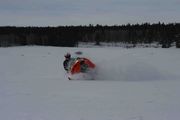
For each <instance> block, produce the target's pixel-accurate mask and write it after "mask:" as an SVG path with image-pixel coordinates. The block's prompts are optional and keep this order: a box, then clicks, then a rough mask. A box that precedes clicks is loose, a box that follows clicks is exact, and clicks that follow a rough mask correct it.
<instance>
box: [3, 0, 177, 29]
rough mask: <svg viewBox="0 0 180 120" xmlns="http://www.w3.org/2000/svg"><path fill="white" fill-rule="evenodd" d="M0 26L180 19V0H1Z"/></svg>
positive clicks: (105, 23)
mask: <svg viewBox="0 0 180 120" xmlns="http://www.w3.org/2000/svg"><path fill="white" fill-rule="evenodd" d="M0 19H1V20H0V26H4V25H14V26H58V25H89V24H94V25H96V24H102V25H114V24H118V25H121V24H127V23H131V24H135V23H139V24H141V23H144V22H150V23H157V22H159V21H160V22H165V23H171V22H180V0H0Z"/></svg>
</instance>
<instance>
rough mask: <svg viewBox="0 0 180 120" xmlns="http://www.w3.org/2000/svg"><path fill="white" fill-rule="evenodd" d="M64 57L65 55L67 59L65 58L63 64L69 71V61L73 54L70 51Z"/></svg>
mask: <svg viewBox="0 0 180 120" xmlns="http://www.w3.org/2000/svg"><path fill="white" fill-rule="evenodd" d="M64 57H65V60H64V62H63V66H64V69H65V70H66V71H68V70H69V69H68V67H69V61H70V60H71V54H70V53H67V54H66V55H64Z"/></svg>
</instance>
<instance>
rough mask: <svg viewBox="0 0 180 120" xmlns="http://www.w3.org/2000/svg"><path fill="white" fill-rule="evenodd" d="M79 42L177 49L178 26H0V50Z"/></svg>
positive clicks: (178, 45)
mask: <svg viewBox="0 0 180 120" xmlns="http://www.w3.org/2000/svg"><path fill="white" fill-rule="evenodd" d="M79 42H94V43H95V44H96V45H101V42H107V43H123V44H132V45H133V46H136V44H151V43H157V44H159V45H161V46H162V48H169V47H171V45H172V44H173V43H175V45H176V47H177V48H180V23H169V24H164V23H160V22H159V23H156V24H150V23H144V24H126V25H114V26H107V25H99V24H97V25H92V24H89V25H88V26H85V25H84V26H57V27H15V26H1V27H0V47H9V46H23V45H43V46H62V47H75V46H78V43H79Z"/></svg>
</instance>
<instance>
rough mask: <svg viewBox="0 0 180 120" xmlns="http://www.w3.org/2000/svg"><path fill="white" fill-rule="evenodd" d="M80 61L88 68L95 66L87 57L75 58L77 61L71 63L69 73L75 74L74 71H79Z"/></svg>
mask: <svg viewBox="0 0 180 120" xmlns="http://www.w3.org/2000/svg"><path fill="white" fill-rule="evenodd" d="M81 61H84V63H85V64H86V65H88V68H91V69H93V68H95V64H94V63H92V62H91V61H90V60H89V59H87V58H81V59H79V60H77V61H76V62H75V63H74V64H73V66H72V68H71V74H76V73H80V72H81Z"/></svg>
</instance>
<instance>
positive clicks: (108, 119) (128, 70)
mask: <svg viewBox="0 0 180 120" xmlns="http://www.w3.org/2000/svg"><path fill="white" fill-rule="evenodd" d="M76 51H83V54H82V56H83V57H88V58H90V59H91V60H92V61H93V62H94V63H95V64H96V65H97V74H96V76H95V77H96V79H95V80H68V79H67V76H66V74H65V71H64V69H63V66H62V62H63V60H64V58H63V57H64V54H65V53H66V52H71V53H74V52H76ZM179 72H180V51H179V49H175V48H170V49H162V48H133V49H125V48H118V47H114V48H113V47H108V48H106V47H104V48H67V47H42V46H41V47H40V46H28V47H27V46H26V47H10V48H0V120H179V119H180V87H179V86H180V75H179Z"/></svg>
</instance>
